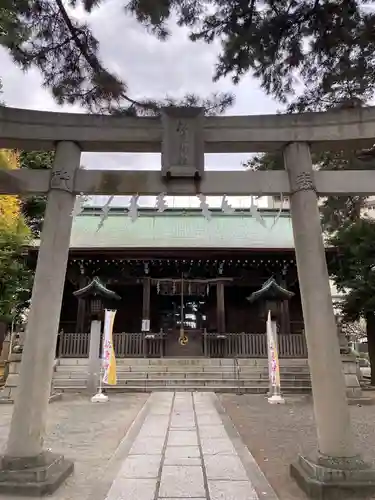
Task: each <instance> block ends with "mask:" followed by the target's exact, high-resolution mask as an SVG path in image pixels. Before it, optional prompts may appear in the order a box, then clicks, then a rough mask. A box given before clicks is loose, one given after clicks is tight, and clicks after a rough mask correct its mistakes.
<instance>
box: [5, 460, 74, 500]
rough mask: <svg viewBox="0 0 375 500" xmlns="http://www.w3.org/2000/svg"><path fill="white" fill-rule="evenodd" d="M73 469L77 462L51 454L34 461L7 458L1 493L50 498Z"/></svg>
mask: <svg viewBox="0 0 375 500" xmlns="http://www.w3.org/2000/svg"><path fill="white" fill-rule="evenodd" d="M73 470H74V464H73V462H71V461H70V460H66V459H65V458H64V457H63V456H62V455H55V454H53V453H50V452H47V451H46V452H43V453H42V454H41V455H39V456H37V457H31V458H9V457H3V458H2V459H1V461H0V494H8V495H24V496H30V497H38V496H42V495H48V494H51V493H53V492H54V491H56V490H57V488H58V487H59V486H60V485H61V484H62V483H63V482H64V481H65V479H66V478H67V477H68V476H70V475H71V474H72V472H73Z"/></svg>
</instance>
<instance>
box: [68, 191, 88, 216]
mask: <svg viewBox="0 0 375 500" xmlns="http://www.w3.org/2000/svg"><path fill="white" fill-rule="evenodd" d="M89 200H90V196H87V195H85V194H83V193H80V194H79V195H78V196H76V199H75V201H74V207H73V210H72V213H71V216H72V217H73V219H74V218H75V217H77V216H78V215H80V214H81V213H82V212H83V209H84V208H85V203H87V202H88V201H89Z"/></svg>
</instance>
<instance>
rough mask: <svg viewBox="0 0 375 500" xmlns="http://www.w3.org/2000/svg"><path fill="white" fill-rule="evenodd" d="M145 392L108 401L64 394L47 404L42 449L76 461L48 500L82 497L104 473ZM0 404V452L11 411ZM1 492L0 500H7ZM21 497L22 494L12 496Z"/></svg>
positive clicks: (15, 499) (111, 397)
mask: <svg viewBox="0 0 375 500" xmlns="http://www.w3.org/2000/svg"><path fill="white" fill-rule="evenodd" d="M147 397H148V395H147V394H121V395H111V396H110V401H109V402H108V403H107V404H103V405H101V404H93V403H91V402H90V401H89V399H88V398H87V397H84V396H80V395H75V394H72V395H66V396H64V398H63V399H62V400H61V401H56V402H54V403H51V404H50V406H49V415H48V424H47V437H46V441H45V448H51V449H52V451H56V452H61V453H63V454H64V455H65V456H66V457H67V458H71V459H73V460H74V462H75V470H74V474H73V475H72V476H70V477H69V478H68V479H67V481H66V482H65V484H64V485H63V486H61V487H60V488H59V489H58V490H57V491H56V493H55V494H54V495H52V496H49V497H48V498H49V499H50V500H73V499H74V500H77V499H80V500H84V499H85V498H86V496H87V495H88V494H89V493H90V491H91V489H92V487H93V484H94V481H95V480H97V479H99V478H100V477H101V476H102V475H103V474H104V470H105V467H106V465H107V463H108V461H109V460H110V458H111V457H112V456H113V454H114V452H115V451H116V448H117V447H118V445H119V444H120V442H121V440H122V439H123V437H124V436H125V434H126V432H127V431H128V429H129V427H130V425H131V424H132V422H133V420H134V418H135V417H136V416H137V414H138V412H139V411H140V410H141V408H142V406H143V405H144V403H145V401H146V400H147ZM12 408H13V407H12V406H11V405H1V406H0V453H1V452H3V451H4V446H5V444H6V439H7V435H8V427H9V422H10V418H11V413H12ZM9 498H10V497H9V495H0V500H9ZM12 498H13V499H14V500H17V499H18V500H21V499H22V500H23V497H12Z"/></svg>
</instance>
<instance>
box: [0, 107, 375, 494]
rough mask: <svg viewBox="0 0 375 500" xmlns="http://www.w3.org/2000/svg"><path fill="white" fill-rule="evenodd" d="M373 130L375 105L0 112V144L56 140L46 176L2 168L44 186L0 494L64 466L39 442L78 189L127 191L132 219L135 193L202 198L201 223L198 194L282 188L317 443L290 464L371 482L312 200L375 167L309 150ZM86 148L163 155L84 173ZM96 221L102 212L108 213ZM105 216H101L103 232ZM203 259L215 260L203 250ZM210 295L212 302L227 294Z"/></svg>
mask: <svg viewBox="0 0 375 500" xmlns="http://www.w3.org/2000/svg"><path fill="white" fill-rule="evenodd" d="M374 137H375V108H364V109H349V110H336V111H331V112H326V113H306V114H293V115H267V116H241V117H204V115H203V111H202V110H201V109H195V108H193V109H192V108H166V109H164V110H162V112H161V116H160V117H155V118H128V117H112V116H95V115H82V114H65V113H49V112H39V111H28V110H18V109H12V108H6V107H2V108H1V109H0V147H4V148H18V149H23V150H25V149H29V150H40V149H46V150H52V149H56V155H55V160H54V165H53V169H52V171H51V172H49V171H35V170H30V171H29V170H19V171H15V170H12V171H0V188H1V189H0V193H1V194H20V195H26V194H46V193H48V201H47V208H46V213H45V221H44V227H43V233H42V237H41V242H40V246H39V251H38V261H37V266H36V273H35V279H34V286H33V292H32V300H31V308H30V312H29V317H28V325H27V330H26V340H25V345H24V350H23V355H22V362H21V371H20V385H19V388H18V395H17V398H16V400H15V404H14V411H13V416H12V421H11V427H10V433H9V438H8V442H7V447H6V450H5V454H4V456H3V457H2V460H1V474H0V491H4V492H7V491H12V492H15V491H19V492H21V491H22V492H27V493H28V494H31V493H33V494H35V493H41V492H46V491H52V490H53V489H56V488H57V487H58V486H59V484H60V483H61V482H62V481H63V480H64V479H65V477H67V475H69V474H70V473H71V472H72V469H73V465H72V463H71V462H70V461H69V460H68V459H66V458H64V457H62V456H59V455H55V454H51V453H50V452H49V451H47V450H45V449H44V448H43V436H44V432H45V423H46V413H47V407H48V400H49V395H50V384H51V374H52V367H53V362H54V356H55V350H56V338H57V333H58V329H59V322H60V313H61V306H62V299H63V293H64V285H65V281H66V269H67V265H68V261H69V258H70V257H69V250H70V241H71V228H72V224H73V217H72V213H73V212H74V210H75V205H76V196H77V195H81V193H82V194H84V195H95V194H102V195H109V196H113V195H131V196H132V205H131V215H135V212H136V210H137V208H136V202H137V196H140V195H156V196H160V195H162V194H167V195H193V196H199V198H200V203H201V212H202V214H201V216H202V217H204V218H205V219H209V218H210V216H209V214H208V211H209V210H208V207H207V204H206V198H205V197H206V196H210V195H218V196H223V195H227V196H236V195H246V196H247V195H263V196H268V195H280V194H282V195H285V196H288V197H289V198H290V207H291V210H290V213H291V219H292V226H293V236H294V246H295V260H296V268H297V272H298V283H299V295H300V297H301V305H302V311H303V318H304V328H305V336H306V343H307V348H308V359H309V367H310V373H311V382H312V390H313V398H314V411H315V422H316V426H317V436H318V450H319V454H318V456H316V457H302V456H299V457H298V458H297V460H296V463H295V464H293V465H292V467H291V473H292V475H293V476H294V477H295V478H296V480H297V481H298V482H299V484H300V485H301V486H302V487H303V488H304V489H306V491H308V492H310V493H311V494H313V493H314V494H321V493H322V492H326V491H332V490H333V489H335V490H343V491H345V492H350V491H353V489H355V490H356V492H358V490H360V491H364V492H368V491H369V490H371V491H373V490H374V489H375V474H374V471H373V469H372V468H371V466H370V465H368V464H366V463H364V461H363V460H362V459H361V456H360V453H359V451H360V450H357V449H356V446H355V443H354V437H353V433H352V430H351V423H350V415H349V409H348V405H347V400H346V388H345V382H344V376H343V372H342V367H341V358H340V350H339V342H338V337H337V331H336V322H335V316H334V312H333V306H332V299H331V292H330V286H329V280H328V271H327V264H326V255H325V248H324V244H323V238H322V233H321V226H320V216H319V208H318V197H319V196H326V195H329V194H333V195H347V194H358V195H365V196H366V195H371V194H374V193H375V171H370V170H363V171H358V170H357V171H343V172H341V171H340V172H334V171H324V172H316V171H314V170H313V166H312V161H311V155H310V152H311V150H341V149H344V148H349V149H352V150H354V149H357V150H358V149H360V148H371V147H372V146H373V144H374ZM275 150H280V151H283V154H284V163H285V171H280V172H276V171H274V172H248V171H243V172H230V171H226V172H206V171H205V169H204V154H205V153H213V152H214V153H233V152H248V153H250V152H261V151H275ZM82 151H92V152H144V153H147V152H161V155H162V168H161V171H144V170H142V171H121V170H117V171H108V170H96V171H90V170H85V169H82V168H80V158H81V152H82ZM107 208H108V207H107ZM107 216H108V217H107ZM78 219H79V218H78V217H77V220H78ZM104 219H107V221H108V219H110V216H109V214H108V212H107V214H104ZM140 219H141V218H140ZM212 219H213V218H212ZM107 221H106V220H103V224H104V225H103V228H102V229H104V227H105V223H106V222H107ZM137 222H138V221H135V222H134V227H135V226H136V224H137ZM211 222H212V221H211ZM249 246H251V245H249ZM263 250H264V249H263ZM225 258H226V256H225V255H223V257H222V259H223V260H224V261H225ZM139 259H140V257H139ZM139 259H138V260H139ZM202 259H203V255H202V257H201V260H202ZM205 259H206V260H207V261H212V260H213V251H212V250H209V251H208V252H206V256H205ZM198 260H199V259H198ZM245 260H246V258H245ZM178 272H180V269H179V270H176V274H177V273H178ZM150 277H151V278H152V276H151V275H150ZM159 281H161V280H159ZM150 284H151V283H150ZM191 284H193V283H191ZM156 286H157V285H156ZM176 286H178V285H177V284H176ZM172 287H173V283H172ZM47 291H48V292H47ZM219 295H221V299H220V301H221V303H222V302H223V300H222V299H223V298H225V294H219ZM150 304H151V302H150ZM224 304H225V300H224ZM218 310H220V311H222V308H220V309H218ZM220 318H221V319H220V322H221V323H220V328H223V327H224V326H225V327H226V325H225V324H224V323H223V318H224V319H225V321H226V320H227V318H226V317H225V316H223V314H222V313H221V314H220ZM150 319H151V309H150ZM218 319H219V315H217V320H218ZM217 320H216V323H217V324H216V325H215V328H216V329H218V326H217V325H218V324H219V322H218V321H217ZM225 329H226V328H225ZM25 471H26V472H25ZM41 471H43V473H41Z"/></svg>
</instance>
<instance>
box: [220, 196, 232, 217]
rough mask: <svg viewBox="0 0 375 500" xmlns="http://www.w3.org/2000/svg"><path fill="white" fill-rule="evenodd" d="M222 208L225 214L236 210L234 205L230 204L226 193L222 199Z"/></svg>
mask: <svg viewBox="0 0 375 500" xmlns="http://www.w3.org/2000/svg"><path fill="white" fill-rule="evenodd" d="M221 210H222V211H223V212H224V213H225V214H233V213H234V212H235V208H234V207H232V205H230V204H229V202H228V198H227V195H224V196H223V198H222V200H221Z"/></svg>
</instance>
